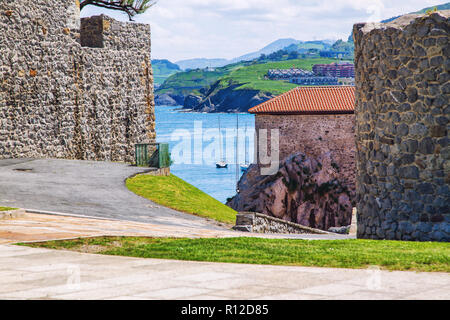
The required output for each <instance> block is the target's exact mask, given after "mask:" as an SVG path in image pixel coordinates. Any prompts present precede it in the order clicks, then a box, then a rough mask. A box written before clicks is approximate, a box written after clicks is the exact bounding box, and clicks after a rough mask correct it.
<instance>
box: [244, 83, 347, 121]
mask: <svg viewBox="0 0 450 320" xmlns="http://www.w3.org/2000/svg"><path fill="white" fill-rule="evenodd" d="M354 111H355V87H354V86H320V87H297V88H295V89H292V90H290V91H288V92H286V93H284V94H282V95H280V96H278V97H275V98H273V99H271V100H268V101H266V102H263V103H261V104H260V105H257V106H255V107H253V108H251V109H250V110H248V112H250V113H275V114H280V113H296V114H298V113H302V114H315V113H353V112H354Z"/></svg>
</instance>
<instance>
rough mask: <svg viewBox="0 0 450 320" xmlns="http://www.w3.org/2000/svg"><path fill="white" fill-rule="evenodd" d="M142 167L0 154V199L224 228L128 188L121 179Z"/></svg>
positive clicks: (38, 206)
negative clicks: (11, 157) (1, 156)
mask: <svg viewBox="0 0 450 320" xmlns="http://www.w3.org/2000/svg"><path fill="white" fill-rule="evenodd" d="M144 171H145V169H143V168H138V167H133V166H130V165H127V164H123V163H115V162H96V161H78V160H53V159H52V160H48V159H40V160H33V159H19V160H0V205H2V206H10V207H20V208H26V209H37V210H44V211H56V212H63V213H71V214H78V215H85V216H90V217H102V218H108V219H119V220H130V221H139V222H147V223H153V224H162V225H173V226H188V227H199V228H204V229H210V230H211V229H212V230H223V228H222V227H220V226H218V225H215V224H213V223H210V222H208V221H206V220H205V219H203V218H199V217H196V216H193V215H190V214H185V213H181V212H178V211H175V210H171V209H169V208H165V207H163V206H160V205H157V204H155V203H153V202H151V201H149V200H147V199H144V198H142V197H139V196H137V195H135V194H134V193H132V192H130V191H129V190H128V189H127V188H126V186H125V180H126V178H128V177H129V176H132V175H134V174H136V173H141V172H144Z"/></svg>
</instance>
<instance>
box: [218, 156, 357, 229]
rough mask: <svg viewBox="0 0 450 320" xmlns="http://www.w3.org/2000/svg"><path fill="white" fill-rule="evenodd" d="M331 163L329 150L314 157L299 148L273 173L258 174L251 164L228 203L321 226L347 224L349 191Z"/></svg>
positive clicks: (312, 225)
mask: <svg viewBox="0 0 450 320" xmlns="http://www.w3.org/2000/svg"><path fill="white" fill-rule="evenodd" d="M333 163H334V162H333V159H332V158H331V156H330V154H329V153H326V154H323V155H321V156H319V157H318V158H317V159H315V158H311V157H307V156H306V155H305V154H303V153H300V152H299V153H295V154H293V155H291V156H289V157H287V158H286V159H285V160H283V161H282V162H281V164H280V169H279V170H278V172H277V173H276V174H274V175H270V176H265V175H261V174H260V168H259V167H258V166H257V165H251V166H250V168H249V169H248V170H247V172H246V173H244V175H243V176H242V178H241V179H240V181H239V183H238V188H239V190H240V192H239V193H238V194H237V195H236V196H234V197H233V198H231V199H229V201H228V202H227V205H228V206H230V207H231V208H233V209H234V210H236V211H250V212H259V213H263V214H266V215H269V216H273V217H276V218H280V219H283V220H286V221H291V222H295V223H298V224H301V225H304V226H307V227H311V228H318V229H322V230H328V229H329V228H330V227H341V226H348V225H350V224H351V216H352V205H351V202H350V192H349V191H348V189H347V188H346V187H345V186H344V184H343V183H342V182H341V181H340V180H339V172H338V170H337V169H336V168H335V167H334V166H333Z"/></svg>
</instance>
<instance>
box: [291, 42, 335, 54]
mask: <svg viewBox="0 0 450 320" xmlns="http://www.w3.org/2000/svg"><path fill="white" fill-rule="evenodd" d="M330 47H331V45H330V43H329V42H325V41H304V42H303V41H302V42H299V43H296V44H291V45H289V46H287V47H285V48H283V50H286V51H288V52H292V51H295V52H298V53H306V52H308V50H310V49H317V50H329V49H330Z"/></svg>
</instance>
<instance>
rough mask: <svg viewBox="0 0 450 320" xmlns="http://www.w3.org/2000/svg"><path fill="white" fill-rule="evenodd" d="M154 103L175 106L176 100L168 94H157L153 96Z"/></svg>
mask: <svg viewBox="0 0 450 320" xmlns="http://www.w3.org/2000/svg"><path fill="white" fill-rule="evenodd" d="M155 104H156V105H157V106H176V105H177V102H176V101H175V99H173V98H172V97H171V96H170V95H169V94H167V93H164V94H157V95H156V96H155Z"/></svg>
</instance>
